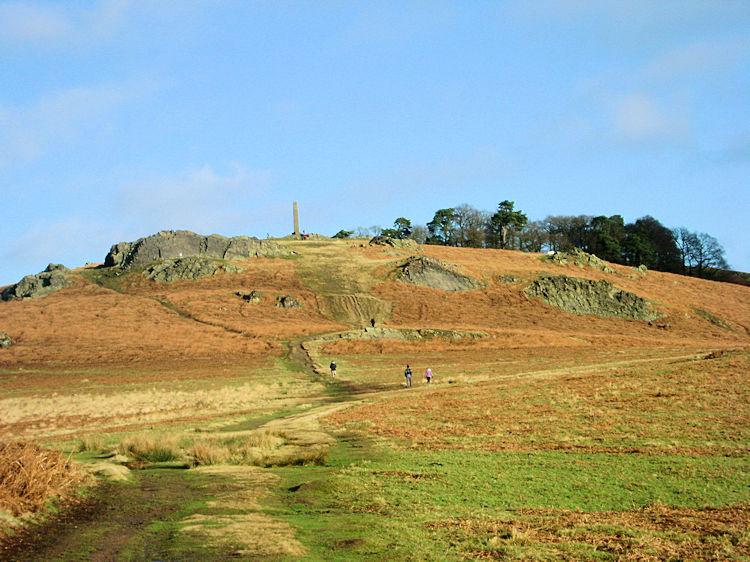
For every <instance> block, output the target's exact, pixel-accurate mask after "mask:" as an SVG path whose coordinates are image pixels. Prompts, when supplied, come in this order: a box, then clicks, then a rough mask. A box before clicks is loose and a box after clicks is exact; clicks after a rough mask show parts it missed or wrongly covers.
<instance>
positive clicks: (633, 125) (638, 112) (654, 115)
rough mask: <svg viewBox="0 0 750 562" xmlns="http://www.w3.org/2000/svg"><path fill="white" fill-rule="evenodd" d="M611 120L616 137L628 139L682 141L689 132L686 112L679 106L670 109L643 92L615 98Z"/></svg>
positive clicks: (632, 140) (638, 140) (635, 140)
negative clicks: (659, 104)
mask: <svg viewBox="0 0 750 562" xmlns="http://www.w3.org/2000/svg"><path fill="white" fill-rule="evenodd" d="M612 120H613V125H614V130H615V134H616V136H617V137H618V138H619V139H621V140H625V141H628V142H637V143H639V142H647V141H654V140H673V141H675V140H676V141H682V140H687V139H688V138H689V135H690V125H689V120H688V117H687V115H685V114H684V113H681V112H679V111H678V110H676V109H671V110H670V111H669V112H667V111H666V110H664V109H663V108H661V107H659V106H658V105H657V103H656V102H655V101H654V100H653V99H652V98H650V97H649V96H647V95H645V94H643V93H635V94H629V95H626V96H622V97H620V98H618V99H616V100H615V101H614V103H613V117H612Z"/></svg>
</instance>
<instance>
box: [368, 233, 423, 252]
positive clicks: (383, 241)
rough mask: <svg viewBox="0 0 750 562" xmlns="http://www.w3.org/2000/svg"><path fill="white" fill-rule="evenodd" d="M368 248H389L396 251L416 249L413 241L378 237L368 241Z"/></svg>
mask: <svg viewBox="0 0 750 562" xmlns="http://www.w3.org/2000/svg"><path fill="white" fill-rule="evenodd" d="M370 246H390V247H391V248H396V249H397V250H413V249H415V248H416V247H417V243H416V242H415V241H414V240H409V239H400V238H391V237H390V236H383V235H378V236H376V237H375V238H373V239H372V240H370Z"/></svg>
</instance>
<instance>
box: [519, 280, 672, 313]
mask: <svg viewBox="0 0 750 562" xmlns="http://www.w3.org/2000/svg"><path fill="white" fill-rule="evenodd" d="M525 293H526V295H527V296H529V297H531V298H540V299H542V300H543V301H544V302H545V303H547V304H549V305H552V306H556V307H558V308H561V309H562V310H565V311H566V312H572V313H573V314H593V315H596V316H613V317H615V318H624V319H630V320H645V321H649V320H654V319H656V318H658V317H660V316H661V314H660V313H658V312H656V311H654V310H653V309H652V308H651V307H650V306H649V304H648V303H647V302H646V300H645V299H643V298H641V297H639V296H638V295H636V294H634V293H629V292H627V291H623V290H620V289H618V288H617V287H615V286H614V285H612V284H611V283H609V282H607V281H603V280H602V281H592V280H591V279H579V278H577V277H567V276H565V275H559V276H543V277H541V278H539V279H537V280H536V281H534V282H533V283H532V284H531V285H529V286H528V287H527V288H526V290H525Z"/></svg>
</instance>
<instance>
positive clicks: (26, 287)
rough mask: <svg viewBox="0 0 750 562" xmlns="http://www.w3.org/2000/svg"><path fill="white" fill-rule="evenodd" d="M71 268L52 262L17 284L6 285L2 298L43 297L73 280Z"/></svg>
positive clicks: (0, 296)
mask: <svg viewBox="0 0 750 562" xmlns="http://www.w3.org/2000/svg"><path fill="white" fill-rule="evenodd" d="M69 273H70V270H69V269H68V268H67V267H65V266H64V265H60V264H54V263H51V264H49V265H48V266H47V268H46V269H45V270H44V271H42V272H41V273H37V274H36V275H27V276H26V277H24V278H23V279H21V280H20V281H19V282H18V283H16V284H15V285H11V286H10V287H6V288H5V289H4V290H3V292H2V293H0V298H2V300H4V301H9V300H13V299H23V298H35V297H43V296H46V295H49V294H50V293H54V292H55V291H59V290H60V289H64V288H65V287H67V286H68V285H70V284H71V283H72V282H73V281H72V280H71V279H70V277H69V275H68V274H69Z"/></svg>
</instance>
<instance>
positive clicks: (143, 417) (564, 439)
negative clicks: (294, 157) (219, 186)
mask: <svg viewBox="0 0 750 562" xmlns="http://www.w3.org/2000/svg"><path fill="white" fill-rule="evenodd" d="M285 243H286V244H288V245H289V246H290V248H292V249H294V250H295V251H297V252H298V253H299V255H298V256H297V257H296V258H293V259H277V260H269V259H256V260H252V261H251V262H249V263H244V264H243V265H244V266H245V267H246V270H245V271H244V272H243V273H241V274H238V275H219V276H217V277H216V278H210V279H203V280H200V281H197V282H177V283H173V284H169V285H158V284H154V283H150V282H146V281H144V280H143V279H142V278H141V277H139V276H138V275H130V276H124V277H122V278H118V279H107V280H106V286H107V287H108V288H104V287H99V286H97V285H95V284H92V283H91V282H90V279H91V274H88V275H89V276H88V277H87V278H84V277H83V276H82V277H81V278H80V279H79V280H78V281H77V282H76V284H75V285H74V286H73V287H71V288H69V289H67V290H65V291H63V292H60V293H57V294H54V295H51V296H49V297H46V298H44V299H38V300H31V301H23V302H11V303H0V326H2V328H3V329H4V330H5V331H7V332H9V333H10V334H11V337H13V339H14V340H15V341H16V343H17V345H15V346H13V347H12V348H10V349H9V350H2V352H0V401H2V402H1V404H2V406H6V407H7V406H9V405H11V404H12V405H14V406H17V407H18V408H26V407H27V406H23V404H20V405H19V402H18V401H19V400H20V399H25V400H26V401H27V402H28V403H30V404H34V403H35V404H36V405H39V404H42V405H43V404H48V405H49V407H48V408H47V410H46V411H40V410H39V408H36V413H35V414H34V415H33V416H32V415H27V416H26V417H23V416H21V417H19V421H17V422H16V423H14V424H13V425H7V424H6V425H5V426H3V428H2V429H3V430H4V431H5V433H6V435H9V436H11V437H20V436H23V435H25V436H30V437H33V436H35V435H36V436H38V438H43V437H44V436H45V435H50V434H51V433H64V434H66V435H69V436H74V435H76V434H77V433H81V432H82V433H81V434H91V433H92V432H93V433H97V432H105V433H108V434H110V436H111V437H110V439H119V437H118V436H119V435H121V432H123V431H125V432H127V431H132V430H137V429H138V428H142V427H144V426H147V425H153V424H154V423H155V422H156V423H160V424H164V423H167V425H165V426H164V427H166V428H167V429H168V428H170V427H174V428H175V429H180V430H181V429H182V428H190V427H191V426H194V425H195V424H199V425H201V426H203V427H211V426H212V425H211V424H212V423H218V422H221V420H224V419H226V420H227V421H229V420H234V421H233V423H234V424H235V427H244V426H248V427H250V426H252V427H256V426H257V424H258V421H256V420H260V419H263V418H264V416H265V417H268V416H269V415H273V412H274V411H280V410H282V409H286V410H289V409H292V408H296V409H297V411H299V409H300V408H301V409H302V410H304V408H305V407H311V406H312V405H314V404H316V403H319V401H320V400H326V399H327V398H326V396H327V395H326V391H325V390H324V389H323V388H322V387H321V385H320V384H319V383H318V382H316V381H313V380H311V379H310V376H309V375H307V374H305V373H300V372H298V371H296V370H295V369H294V368H293V367H291V366H290V365H288V364H286V363H285V362H283V361H280V358H281V355H282V354H283V346H282V345H281V343H280V342H281V341H282V340H285V339H290V338H297V337H304V336H306V335H310V334H315V333H325V332H331V331H334V330H337V329H342V328H345V326H342V325H341V324H340V323H339V322H337V321H333V320H331V319H329V318H326V317H325V315H324V314H322V313H321V312H320V300H319V296H320V295H338V294H347V293H367V292H369V293H370V294H372V295H374V296H377V297H379V298H380V299H383V300H386V301H388V302H390V303H391V304H392V307H393V308H392V313H391V315H390V317H389V318H387V319H386V320H385V324H386V325H387V326H390V327H396V328H398V327H410V328H442V329H478V330H484V331H486V332H487V333H489V334H491V335H492V336H493V337H491V338H486V339H482V340H475V341H463V342H450V341H446V340H439V339H438V340H433V341H425V342H417V343H412V342H397V341H393V340H374V341H358V340H354V341H345V340H341V341H337V342H335V343H330V344H326V345H325V346H323V348H322V353H323V354H324V357H323V359H324V362H327V360H328V358H329V357H331V356H332V357H335V358H336V359H337V362H338V364H339V376H340V377H341V379H342V380H341V381H339V382H337V383H335V384H334V385H333V386H331V385H330V384H329V383H326V384H327V385H328V386H327V388H328V392H332V393H333V394H331V396H330V397H331V398H333V399H335V400H346V399H347V398H346V397H347V393H348V392H349V391H350V390H348V389H351V388H355V387H357V388H364V389H366V388H368V387H369V388H373V389H374V388H378V389H381V390H385V391H388V390H389V389H390V391H392V392H387V393H386V394H385V395H383V397H382V398H379V397H378V396H371V397H370V399H369V401H368V402H367V403H364V404H361V405H357V406H354V407H352V408H350V409H348V410H346V411H343V412H339V413H337V414H334V415H332V416H330V417H329V418H328V420H327V421H326V423H327V425H328V427H329V428H330V431H331V432H333V433H334V434H335V435H336V436H337V437H338V439H339V443H340V445H339V446H338V447H336V448H335V449H333V450H332V451H331V453H330V454H329V459H328V461H327V462H326V465H325V466H322V467H309V466H306V467H288V468H277V469H273V470H274V471H275V472H276V473H277V474H278V475H279V476H280V478H281V480H280V483H279V484H278V487H277V494H276V497H275V499H273V498H270V497H269V498H266V500H265V503H266V505H267V509H268V510H270V513H272V514H273V515H274V516H276V517H277V518H280V519H285V520H287V521H288V522H290V523H291V524H292V525H293V527H295V528H296V529H298V537H297V538H298V540H299V541H300V542H301V543H302V544H303V545H304V548H307V549H309V553H308V555H307V556H308V558H311V559H321V560H322V559H336V558H338V559H356V558H359V557H362V558H365V557H368V556H371V555H377V556H381V557H382V556H386V555H387V556H389V557H391V558H397V559H398V558H401V559H420V558H424V559H437V558H445V557H448V558H452V557H455V558H460V557H463V556H467V555H468V556H482V557H495V556H511V557H515V556H527V555H529V556H541V557H544V556H567V557H581V556H583V557H597V556H607V555H612V556H618V555H622V556H635V555H642V556H657V557H665V556H676V557H686V556H687V557H689V556H691V555H692V556H708V555H712V556H718V557H732V556H742V555H750V552H748V548H749V547H748V544H749V543H750V538H749V537H748V534H747V532H746V531H743V529H744V528H746V527H747V525H746V524H745V525H744V527H743V526H742V524H743V521H744V522H745V523H747V521H746V520H747V509H746V507H742V506H743V505H746V503H747V501H748V498H747V495H746V490H747V485H748V476H747V474H748V472H749V467H748V455H747V453H748V450H747V449H748V437H749V436H748V426H749V424H748V419H747V415H746V412H747V411H748V410H749V408H748V406H749V404H748V393H747V373H748V371H750V369H748V362H749V361H748V356H747V354H746V352H743V351H737V352H735V353H729V354H725V355H721V356H720V357H718V358H716V359H711V360H704V359H700V360H690V359H689V358H690V357H691V356H692V355H695V354H699V356H700V357H704V356H705V355H706V354H707V353H708V352H710V351H717V350H724V349H743V348H744V349H746V348H747V346H748V341H750V338H748V328H749V327H750V290H748V289H747V288H746V287H741V286H737V285H729V284H724V283H712V282H708V281H703V280H699V279H691V278H684V277H679V276H674V275H670V274H663V273H658V272H649V273H648V274H647V275H645V276H643V275H635V274H633V271H632V270H631V269H629V268H624V267H621V266H615V267H614V269H615V271H616V273H614V274H612V273H604V272H600V271H597V270H594V269H591V268H587V269H581V268H578V267H576V266H572V265H570V266H559V265H554V264H548V263H545V262H543V261H541V260H540V259H539V258H538V257H536V256H531V255H527V254H521V253H518V252H506V251H497V250H473V249H457V248H442V247H422V248H421V249H420V250H419V251H421V252H424V253H425V254H428V255H431V256H433V257H438V258H440V259H444V260H446V261H449V262H452V263H455V264H457V265H458V266H459V267H461V268H463V269H464V271H466V272H467V273H470V274H472V275H474V276H476V277H478V278H481V279H483V280H484V281H485V283H486V284H487V287H486V288H485V289H482V290H479V291H472V292H465V293H451V294H446V293H444V292H441V291H436V290H433V289H428V288H423V287H412V286H406V285H402V284H400V283H397V282H395V281H393V280H392V279H390V275H389V272H390V271H391V270H392V267H393V266H394V265H395V264H397V263H398V262H399V261H401V260H403V259H404V258H405V256H406V254H405V253H404V252H398V251H394V250H389V249H383V248H369V247H362V246H360V244H361V241H332V242H317V241H315V242H311V241H306V242H296V241H288V242H285ZM543 272H547V273H554V274H565V275H570V276H577V277H586V278H591V279H606V280H608V281H610V282H612V283H613V284H614V285H615V286H617V287H618V288H622V289H625V290H628V291H632V292H635V293H637V294H638V295H640V296H642V297H644V298H647V299H649V300H650V301H652V302H653V303H655V306H656V307H657V308H658V309H660V310H661V311H662V312H664V313H665V314H666V317H665V319H664V320H663V322H661V325H662V326H664V327H663V328H657V327H656V326H648V325H647V324H645V323H642V322H634V321H622V320H614V319H607V318H597V317H582V316H576V315H572V314H567V313H564V312H561V311H559V310H557V309H554V308H552V307H548V306H546V305H543V304H542V303H540V302H537V301H529V300H528V299H527V298H526V297H525V296H524V295H523V294H522V289H523V286H524V285H525V283H526V282H527V281H528V280H530V279H533V278H534V277H536V276H537V275H539V274H540V273H543ZM508 274H512V275H516V276H517V277H518V279H519V281H518V282H516V283H511V284H503V283H502V282H500V280H499V276H501V275H508ZM253 289H255V290H260V291H262V292H263V294H264V297H263V301H262V302H261V303H260V304H249V303H246V302H244V301H242V300H241V299H240V298H239V297H237V296H236V295H235V292H237V291H249V290H253ZM281 295H291V296H294V297H295V298H297V299H298V300H299V301H300V302H302V303H303V307H302V308H301V309H291V310H282V309H279V308H277V307H276V306H275V299H276V297H278V296H281ZM678 358H679V359H678ZM407 362H409V363H410V364H412V367H413V368H415V373H416V374H417V377H416V380H417V381H419V380H420V377H419V375H420V374H421V372H422V370H423V369H424V368H425V367H426V366H431V367H432V368H433V370H434V371H435V372H436V379H435V382H434V383H433V388H430V389H426V388H425V387H424V385H417V386H418V388H415V389H413V392H412V393H411V394H408V395H407V394H406V393H405V392H406V391H402V390H401V382H402V381H401V379H402V378H403V376H402V374H401V373H402V371H403V366H404V364H405V363H407ZM247 385H250V387H252V388H253V389H255V390H254V392H253V393H248V392H247V390H246V389H247V388H249V387H248V386H247ZM238 391H239V392H240V394H241V398H240V399H238V398H237V393H238ZM53 393H57V396H53ZM242 393H244V394H246V395H247V396H242ZM81 394H85V395H86V397H87V398H88V399H90V400H93V401H95V402H96V401H99V404H101V405H103V406H104V409H105V410H106V411H107V414H108V415H107V416H103V417H101V418H98V417H96V416H92V415H91V414H90V413H89V414H88V415H87V416H86V418H85V419H84V418H82V417H81V416H78V417H76V416H71V415H66V414H65V412H64V411H62V410H59V408H61V406H60V404H64V403H65V401H64V400H62V401H61V400H60V397H65V396H76V395H81ZM185 396H193V397H194V400H193V401H192V402H191V401H187V402H184V401H183V402H179V400H178V399H181V397H185ZM12 400H16V402H11V401H12ZM139 400H141V402H139ZM149 401H151V403H154V402H158V403H159V404H160V405H161V406H162V407H161V408H156V409H154V408H144V407H143V405H144V404H145V405H148V404H149ZM305 402H307V404H305ZM175 404H179V405H180V408H181V410H180V409H178V410H175V406H174V405H175ZM207 405H208V407H207ZM73 407H75V405H73ZM56 408H58V409H56ZM20 411H22V412H23V411H24V410H20ZM92 420H93V421H92ZM112 432H117V433H112ZM743 502H744V503H743ZM709 506H711V507H714V508H716V510H714V511H712V510H709V509H707V508H708V507H709ZM675 510H676V511H675ZM690 510H699V511H697V512H691V511H690ZM584 514H589V515H587V516H586V517H584ZM186 517H187V516H186ZM697 521H704V522H705V525H703V526H702V527H701V526H700V525H698V523H697ZM690 522H695V524H692V523H690ZM170 525H172V524H170ZM174 525H178V526H179V523H174ZM711 525H713V527H712V526H711ZM717 529H718V530H717ZM170 536H172V535H170ZM174 540H177V542H179V540H178V539H176V538H175V539H174ZM173 546H174V545H173ZM188 546H189V545H188ZM134 548H137V546H136V547H134ZM164 548H165V549H166V550H165V552H166V551H168V550H169V548H172V547H168V546H164ZM174 548H175V549H176V550H175V551H180V550H179V549H180V548H181V547H179V545H177V546H174Z"/></svg>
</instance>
